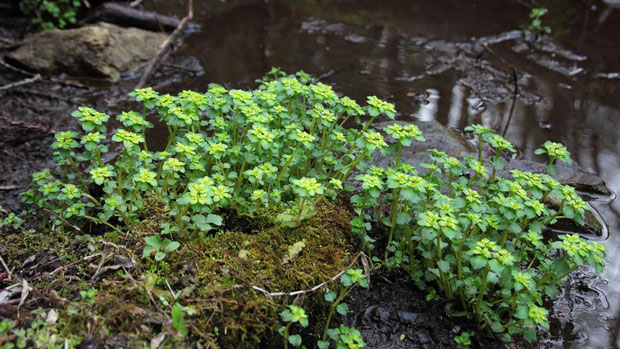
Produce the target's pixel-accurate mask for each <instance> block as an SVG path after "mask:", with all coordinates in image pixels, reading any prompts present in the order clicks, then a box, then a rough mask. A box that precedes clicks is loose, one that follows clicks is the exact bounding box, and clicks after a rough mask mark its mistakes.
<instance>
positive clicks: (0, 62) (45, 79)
mask: <svg viewBox="0 0 620 349" xmlns="http://www.w3.org/2000/svg"><path fill="white" fill-rule="evenodd" d="M0 65H2V66H3V67H5V68H7V69H9V70H12V71H14V72H18V73H20V74H23V75H27V76H37V75H39V74H34V73H31V72H29V71H25V70H23V69H20V68H17V67H15V66H13V65H11V64H8V63H7V62H5V61H4V60H3V59H1V58H0ZM48 81H49V82H54V83H59V84H63V85H68V86H73V87H79V88H88V86H86V85H83V84H81V83H79V82H77V81H75V80H64V79H58V78H54V77H50V76H46V77H41V82H48Z"/></svg>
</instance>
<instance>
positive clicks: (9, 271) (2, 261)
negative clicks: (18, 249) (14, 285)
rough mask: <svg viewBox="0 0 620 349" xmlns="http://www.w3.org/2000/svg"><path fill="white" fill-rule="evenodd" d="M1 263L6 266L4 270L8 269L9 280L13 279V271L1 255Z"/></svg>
mask: <svg viewBox="0 0 620 349" xmlns="http://www.w3.org/2000/svg"><path fill="white" fill-rule="evenodd" d="M0 263H2V266H3V267H4V270H6V272H7V274H8V275H9V280H12V279H13V273H11V270H10V269H9V267H8V266H7V265H6V263H5V262H4V259H3V258H2V256H0Z"/></svg>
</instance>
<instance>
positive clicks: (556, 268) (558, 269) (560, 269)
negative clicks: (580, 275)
mask: <svg viewBox="0 0 620 349" xmlns="http://www.w3.org/2000/svg"><path fill="white" fill-rule="evenodd" d="M569 269H570V265H569V264H568V262H566V261H565V260H564V259H556V260H555V261H553V263H551V270H553V272H554V273H555V274H556V275H562V274H564V273H566V272H567V271H568V270H569Z"/></svg>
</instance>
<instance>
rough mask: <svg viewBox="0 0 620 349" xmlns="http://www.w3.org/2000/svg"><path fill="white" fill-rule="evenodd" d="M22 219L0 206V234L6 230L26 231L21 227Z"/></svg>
mask: <svg viewBox="0 0 620 349" xmlns="http://www.w3.org/2000/svg"><path fill="white" fill-rule="evenodd" d="M23 225H24V219H23V218H22V217H21V216H20V215H18V214H15V213H14V212H9V211H7V210H5V209H4V207H2V206H0V232H3V231H5V230H7V229H13V230H18V229H19V230H21V231H22V232H25V231H26V230H25V229H24V227H23Z"/></svg>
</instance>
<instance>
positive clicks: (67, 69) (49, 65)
mask: <svg viewBox="0 0 620 349" xmlns="http://www.w3.org/2000/svg"><path fill="white" fill-rule="evenodd" d="M165 39H166V36H165V35H163V34H159V33H153V32H149V31H145V30H142V29H137V28H121V27H118V26H116V25H113V24H108V23H98V24H95V25H90V26H86V27H82V28H78V29H69V30H52V31H47V32H42V33H36V34H34V35H31V36H28V37H26V38H25V39H24V40H22V41H21V42H20V43H19V47H18V48H17V49H15V50H14V51H12V52H10V53H9V55H8V58H9V59H11V60H12V61H15V62H16V63H18V64H19V65H21V66H23V67H26V68H28V69H30V70H32V71H36V72H40V73H44V74H59V73H65V74H68V75H71V76H81V77H99V78H107V79H111V80H113V81H115V80H118V79H119V78H120V75H121V73H123V72H128V71H133V70H135V69H137V68H138V67H140V65H141V64H143V63H144V62H145V61H147V60H149V59H150V58H151V57H153V56H154V55H155V52H156V51H157V48H158V47H159V45H160V44H161V43H162V42H163V41H164V40H165Z"/></svg>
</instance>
